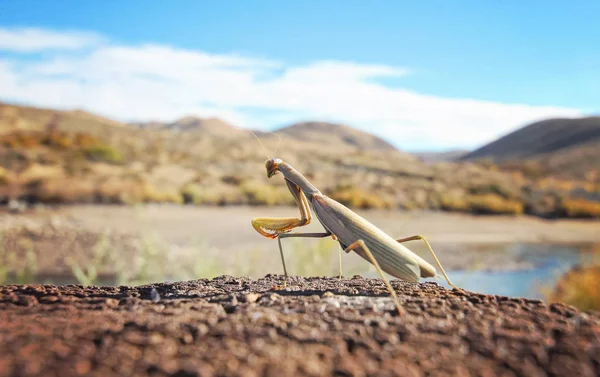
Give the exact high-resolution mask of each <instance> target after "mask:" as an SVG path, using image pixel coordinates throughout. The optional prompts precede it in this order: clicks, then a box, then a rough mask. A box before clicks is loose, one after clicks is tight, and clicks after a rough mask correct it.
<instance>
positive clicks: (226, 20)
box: [0, 0, 600, 150]
mask: <svg viewBox="0 0 600 377" xmlns="http://www.w3.org/2000/svg"><path fill="white" fill-rule="evenodd" d="M598 14H600V2H597V1H589V2H585V1H578V2H574V3H570V4H569V3H568V2H565V1H533V0H531V1H527V2H522V1H499V0H495V1H492V0H489V1H481V0H480V1H466V0H465V1H460V2H458V1H441V0H439V1H421V2H416V1H414V2H401V1H372V2H366V1H320V2H317V1H304V2H281V1H279V2H276V1H253V2H247V1H229V2H211V3H209V2H202V1H201V2H197V1H196V2H194V1H175V2H159V1H131V0H129V1H127V2H121V1H116V0H103V1H66V0H63V1H52V2H50V1H23V0H20V1H15V0H12V1H10V0H8V1H7V0H5V1H0V99H2V100H7V101H16V102H22V103H31V104H35V105H40V106H51V107H59V108H73V107H80V108H85V109H88V110H90V111H94V112H96V113H99V114H102V115H106V116H111V117H114V118H117V119H122V120H134V119H135V120H138V119H163V120H170V119H175V118H177V117H180V116H184V115H190V114H197V115H200V116H211V115H214V116H219V117H222V118H225V119H226V120H228V121H230V122H232V123H234V124H236V125H238V126H241V127H253V128H263V129H273V128H275V127H279V126H281V125H284V124H287V123H290V122H294V121H300V120H307V119H323V120H329V121H339V122H343V123H347V124H350V125H352V126H355V127H358V128H362V129H366V130H369V131H371V132H374V133H376V134H378V135H381V136H385V137H387V138H388V139H389V140H390V141H392V142H393V143H394V144H396V145H397V146H399V147H400V148H402V149H405V150H423V149H429V150H441V149H448V148H454V147H463V148H473V147H476V146H478V145H480V144H481V143H484V142H487V141H489V140H492V139H494V138H495V137H498V136H500V135H502V134H505V133H506V132H509V131H510V130H513V129H515V128H517V127H520V126H522V125H524V124H525V123H527V122H530V121H533V120H537V119H543V118H546V117H550V116H578V115H586V114H594V113H596V114H597V113H599V112H600V109H599V105H598V103H600V85H599V84H600V43H598V41H599V40H600V28H599V27H597V17H598ZM2 32H3V33H2ZM2 39H4V43H3V41H2ZM36 41H37V42H36ZM23 46H29V47H23ZM136 59H139V60H137V61H136ZM149 61H152V62H153V63H148V62H149ZM124 62H128V63H124ZM147 64H150V65H151V67H147V66H146V65H147ZM142 66H143V69H140V67H142ZM107 67H109V68H110V69H109V68H107ZM174 72H177V73H178V74H177V75H175V74H174ZM225 89H228V90H227V91H226V90H225ZM49 93H52V94H51V95H50V94H49ZM142 94H143V95H142ZM334 98H336V100H334ZM117 100H118V101H117ZM161 104H162V105H161Z"/></svg>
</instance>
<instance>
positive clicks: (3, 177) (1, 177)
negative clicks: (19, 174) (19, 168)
mask: <svg viewBox="0 0 600 377" xmlns="http://www.w3.org/2000/svg"><path fill="white" fill-rule="evenodd" d="M13 181H15V174H14V173H13V172H11V171H10V170H7V169H5V168H3V167H2V166H0V185H8V184H9V183H11V182H13Z"/></svg>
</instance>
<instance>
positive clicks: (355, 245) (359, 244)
mask: <svg viewBox="0 0 600 377" xmlns="http://www.w3.org/2000/svg"><path fill="white" fill-rule="evenodd" d="M359 247H360V248H362V249H363V251H364V252H365V254H367V256H368V257H369V259H370V260H371V263H372V264H373V266H375V269H377V272H379V275H380V276H381V279H383V282H384V283H385V286H386V287H387V289H388V291H389V292H390V295H391V296H392V299H393V300H394V304H395V305H396V309H398V313H399V314H400V315H403V314H404V309H402V306H401V305H400V300H398V296H396V292H395V291H394V289H393V288H392V286H391V284H390V282H389V281H388V279H387V278H386V277H385V275H384V274H383V270H382V269H381V267H380V266H379V263H378V262H377V260H376V259H375V257H374V256H373V254H372V253H371V250H369V248H368V247H367V245H366V244H365V241H363V240H362V239H361V240H358V241H356V242H354V243H353V244H351V245H350V246H348V247H347V248H346V249H345V250H344V251H345V252H346V253H349V252H350V251H351V250H353V249H357V248H359Z"/></svg>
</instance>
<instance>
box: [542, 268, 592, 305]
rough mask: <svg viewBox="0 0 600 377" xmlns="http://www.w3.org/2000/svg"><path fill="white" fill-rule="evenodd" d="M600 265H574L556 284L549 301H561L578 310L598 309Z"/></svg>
mask: <svg viewBox="0 0 600 377" xmlns="http://www.w3.org/2000/svg"><path fill="white" fill-rule="evenodd" d="M598 287H600V265H592V266H588V267H583V266H580V265H578V266H575V267H574V268H572V269H571V270H570V271H569V272H567V273H566V274H565V275H564V276H563V277H562V278H561V279H560V280H559V281H558V283H557V284H556V286H555V288H554V291H553V292H552V294H551V295H550V298H549V301H550V302H563V303H566V304H569V305H573V306H575V307H577V308H578V309H579V310H584V311H585V310H600V289H598Z"/></svg>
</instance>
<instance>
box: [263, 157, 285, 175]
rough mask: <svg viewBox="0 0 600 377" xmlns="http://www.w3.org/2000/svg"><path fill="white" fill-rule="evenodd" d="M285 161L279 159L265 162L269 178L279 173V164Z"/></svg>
mask: <svg viewBox="0 0 600 377" xmlns="http://www.w3.org/2000/svg"><path fill="white" fill-rule="evenodd" d="M282 162H283V161H282V160H280V159H279V158H271V159H269V160H267V162H265V167H266V168H267V177H268V178H271V177H272V176H274V175H275V174H277V173H279V164H281V163H282Z"/></svg>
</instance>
